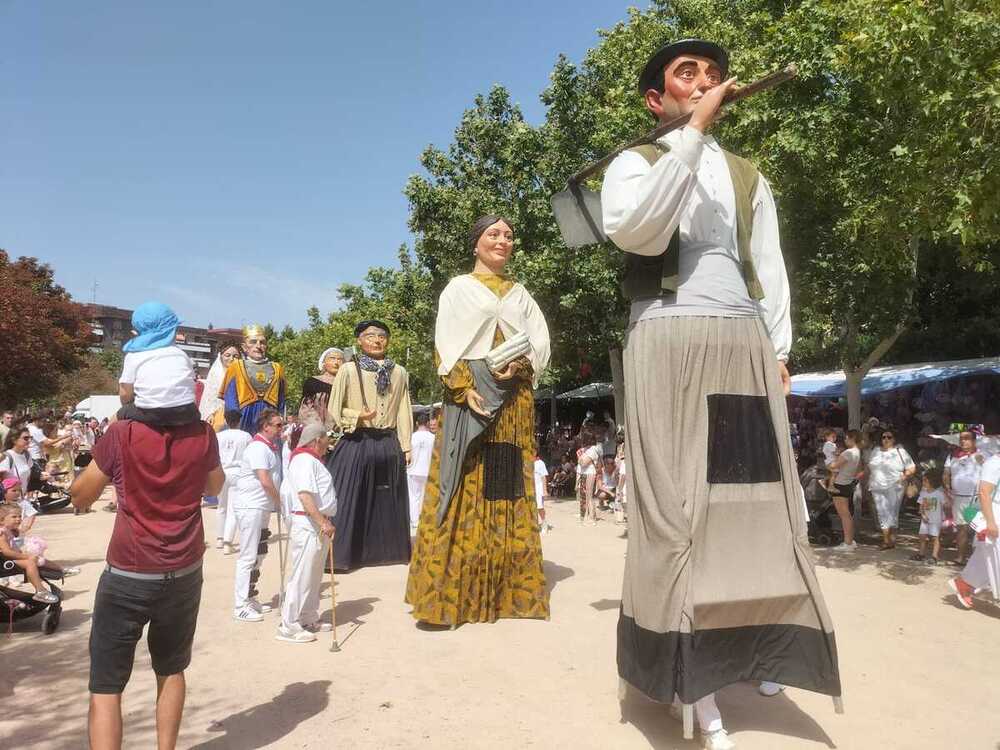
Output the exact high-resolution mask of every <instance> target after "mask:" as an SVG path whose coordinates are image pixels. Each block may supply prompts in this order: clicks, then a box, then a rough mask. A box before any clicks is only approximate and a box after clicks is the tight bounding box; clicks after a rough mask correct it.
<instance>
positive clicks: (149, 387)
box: [118, 302, 201, 427]
mask: <svg viewBox="0 0 1000 750" xmlns="http://www.w3.org/2000/svg"><path fill="white" fill-rule="evenodd" d="M179 325H180V320H179V319H178V317H177V315H175V314H174V311H173V310H171V309H170V308H169V307H167V306H166V305H164V304H163V303H161V302H144V303H143V304H141V305H139V307H138V308H136V310H135V312H133V313H132V327H133V328H134V329H135V331H136V334H137V335H136V337H135V338H133V339H130V340H128V341H126V342H125V346H123V347H122V349H123V351H125V362H124V365H123V367H122V374H121V377H120V378H119V379H118V395H119V397H120V398H121V401H122V408H121V409H119V410H118V419H132V420H135V421H137V422H143V423H144V424H149V425H159V426H162V427H170V426H176V425H182V424H190V423H191V422H197V421H198V420H200V419H201V413H200V412H199V411H198V405H197V403H196V399H195V381H196V377H195V372H194V365H193V364H192V363H191V358H190V357H188V355H187V353H186V352H185V351H184V350H183V349H181V348H180V347H179V346H176V345H175V344H174V341H175V339H176V338H177V326H179Z"/></svg>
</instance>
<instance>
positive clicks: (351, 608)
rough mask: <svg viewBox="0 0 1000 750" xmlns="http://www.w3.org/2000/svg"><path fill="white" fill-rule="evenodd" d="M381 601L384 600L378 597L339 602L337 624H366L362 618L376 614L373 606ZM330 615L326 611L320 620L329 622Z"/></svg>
mask: <svg viewBox="0 0 1000 750" xmlns="http://www.w3.org/2000/svg"><path fill="white" fill-rule="evenodd" d="M328 588H329V587H328ZM380 601H382V600H381V599H380V598H379V597H377V596H363V597H361V598H360V599H348V600H347V601H343V602H337V622H338V623H345V622H364V620H361V619H360V618H362V617H364V616H365V615H370V614H371V613H372V612H374V611H375V607H374V606H372V605H374V604H375V602H380ZM329 615H330V610H326V611H325V612H323V614H321V615H320V618H319V619H320V620H321V621H322V622H329V619H330V617H329Z"/></svg>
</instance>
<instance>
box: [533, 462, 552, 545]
mask: <svg viewBox="0 0 1000 750" xmlns="http://www.w3.org/2000/svg"><path fill="white" fill-rule="evenodd" d="M533 474H534V477H535V506H536V507H537V508H538V528H539V533H540V534H546V533H548V532H549V530H550V529H551V528H552V524H550V523H548V522H547V521H546V520H545V498H546V497H548V494H549V467H548V466H546V465H545V462H544V461H543V460H542V457H541V456H539V455H538V454H537V453H536V454H535V469H534V472H533Z"/></svg>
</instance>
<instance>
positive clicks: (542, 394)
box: [535, 388, 555, 401]
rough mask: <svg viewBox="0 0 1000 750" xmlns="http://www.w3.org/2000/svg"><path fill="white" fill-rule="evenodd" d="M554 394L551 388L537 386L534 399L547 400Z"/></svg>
mask: <svg viewBox="0 0 1000 750" xmlns="http://www.w3.org/2000/svg"><path fill="white" fill-rule="evenodd" d="M554 395H555V391H553V390H552V389H551V388H539V389H538V390H537V391H535V401H548V400H549V399H550V398H552V397H553V396H554Z"/></svg>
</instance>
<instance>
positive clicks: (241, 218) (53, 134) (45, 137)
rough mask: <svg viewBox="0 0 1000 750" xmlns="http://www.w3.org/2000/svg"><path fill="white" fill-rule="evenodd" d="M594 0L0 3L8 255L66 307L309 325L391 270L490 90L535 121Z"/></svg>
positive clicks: (605, 4)
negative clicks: (419, 175) (161, 308)
mask: <svg viewBox="0 0 1000 750" xmlns="http://www.w3.org/2000/svg"><path fill="white" fill-rule="evenodd" d="M626 9H627V3H624V2H623V3H616V2H609V1H608V0H544V1H536V0H531V1H518V2H498V1H492V0H478V1H472V0H469V1H466V2H443V1H442V2H430V1H429V0H423V1H419V2H386V3H365V4H349V3H345V2H335V1H332V0H309V1H302V2H288V3H274V2H262V1H259V0H240V1H239V2H237V1H236V0H227V1H225V2H211V1H210V0H199V1H198V2H193V1H191V0H182V1H177V0H175V1H173V2H169V3H154V2H135V1H134V0H128V1H126V0H113V1H112V0H93V1H92V2H89V3H50V2H42V3H39V2H33V1H31V0H0V108H2V118H0V119H2V124H0V247H2V248H5V249H6V250H7V251H8V252H9V253H10V254H11V255H13V256H15V257H16V256H19V255H33V256H36V257H38V258H40V259H41V260H43V261H45V262H47V263H50V264H51V265H52V266H53V267H54V268H55V271H56V278H57V280H58V281H59V283H61V284H62V285H63V286H65V287H66V288H67V289H68V290H69V291H70V292H71V293H72V294H73V296H74V297H75V298H76V299H78V300H81V301H90V299H91V294H92V289H91V287H92V285H93V283H94V281H95V280H96V281H97V283H98V288H97V297H96V298H97V301H98V302H100V303H103V304H111V305H118V306H120V307H134V306H135V305H137V304H138V303H140V302H142V301H144V300H146V299H150V298H159V299H161V300H163V301H164V302H167V303H169V304H171V305H172V306H174V308H175V309H176V310H177V312H178V314H179V315H180V316H181V318H182V319H183V320H184V321H185V322H187V323H190V324H192V325H205V324H207V323H209V322H211V323H213V324H214V325H215V326H217V327H226V326H235V325H240V324H241V323H243V322H250V321H253V320H259V321H261V322H263V321H270V322H273V323H275V324H276V325H279V326H281V325H284V324H285V323H291V324H292V325H294V326H296V327H298V326H301V325H302V324H304V322H305V309H306V307H307V306H309V305H310V304H316V305H318V306H319V307H320V309H321V310H324V311H328V310H330V309H333V308H334V307H336V305H337V300H336V288H337V286H338V285H339V284H341V283H342V282H345V281H347V282H358V281H360V280H361V279H362V277H363V276H364V273H365V271H366V270H367V269H368V267H369V266H372V265H380V264H381V265H391V264H393V263H394V262H395V254H396V250H397V248H398V247H399V245H400V243H402V242H407V243H410V242H411V236H410V234H409V231H408V230H407V227H406V219H407V204H406V200H405V198H404V197H403V194H402V188H403V186H404V184H405V182H406V179H407V178H408V177H409V176H410V175H411V174H414V173H415V172H418V171H419V164H418V157H419V154H420V152H421V150H422V149H423V148H424V147H425V146H427V145H428V144H430V143H433V144H435V145H437V146H440V147H445V146H447V144H448V143H450V141H451V135H452V132H453V131H454V128H455V126H456V124H457V123H458V121H459V118H460V116H461V113H462V112H463V111H464V110H465V109H466V108H468V107H469V106H470V105H471V103H472V100H473V98H474V96H475V95H476V94H477V93H480V92H485V91H487V90H488V89H489V88H490V86H491V85H493V84H494V83H502V84H504V85H505V86H507V87H508V88H509V89H510V91H511V92H512V95H513V97H514V99H515V101H517V102H518V103H519V104H520V105H521V107H522V109H523V110H524V112H525V115H526V116H527V118H528V119H529V121H531V122H539V121H541V119H542V117H543V108H542V105H541V103H540V102H539V100H538V96H539V94H540V93H541V91H542V90H543V89H544V88H545V86H546V85H547V82H548V75H549V72H550V71H551V70H552V66H553V64H554V63H555V60H556V57H557V55H558V54H559V53H560V52H562V53H565V54H566V55H568V56H569V57H570V59H572V60H574V61H579V60H580V59H581V57H582V56H583V54H584V53H585V52H586V50H587V49H588V48H590V47H591V46H593V45H594V44H595V43H596V42H597V39H598V36H597V29H599V28H607V27H609V26H611V25H613V24H614V23H615V22H617V21H619V20H622V19H624V18H625V17H626V15H627V12H626Z"/></svg>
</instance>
